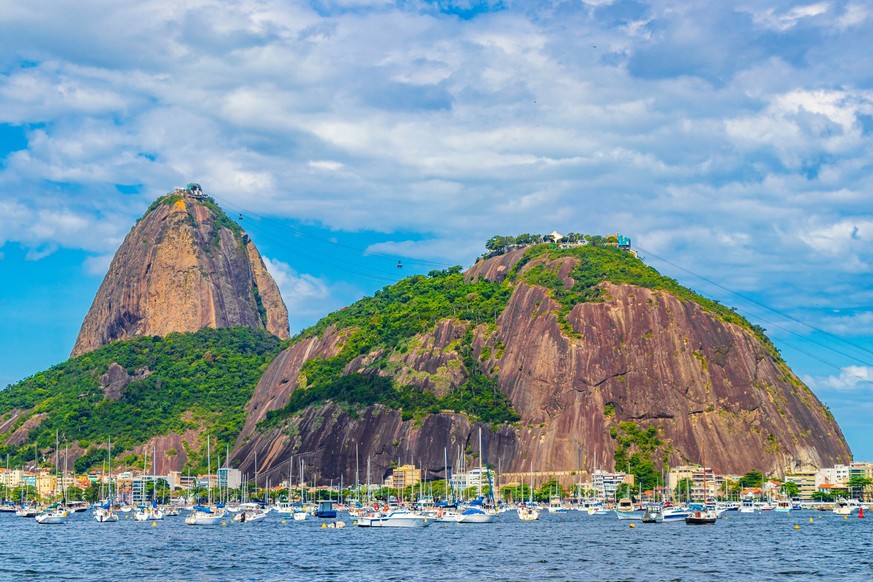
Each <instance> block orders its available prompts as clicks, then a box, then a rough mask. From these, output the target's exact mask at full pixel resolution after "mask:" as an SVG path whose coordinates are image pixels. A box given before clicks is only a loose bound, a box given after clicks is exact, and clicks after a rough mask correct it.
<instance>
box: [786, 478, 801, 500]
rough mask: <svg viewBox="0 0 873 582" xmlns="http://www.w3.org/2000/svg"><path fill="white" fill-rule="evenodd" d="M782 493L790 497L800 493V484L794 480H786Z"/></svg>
mask: <svg viewBox="0 0 873 582" xmlns="http://www.w3.org/2000/svg"><path fill="white" fill-rule="evenodd" d="M782 493H783V494H784V495H785V496H786V497H788V498H794V497H797V496H798V495H800V486H799V485H798V484H797V483H795V482H794V481H786V482H785V483H783V484H782Z"/></svg>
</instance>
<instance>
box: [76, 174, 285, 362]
mask: <svg viewBox="0 0 873 582" xmlns="http://www.w3.org/2000/svg"><path fill="white" fill-rule="evenodd" d="M232 326H246V327H253V328H259V329H266V330H267V331H269V332H270V333H272V334H275V335H277V336H278V337H280V338H283V339H284V338H287V337H289V335H290V334H289V328H288V311H287V309H286V307H285V303H284V302H283V301H282V297H281V296H280V294H279V288H278V286H277V285H276V282H275V281H274V280H273V278H272V277H271V276H270V274H269V273H268V272H267V269H266V266H265V265H264V262H263V260H262V258H261V255H260V253H258V250H257V249H256V248H255V245H254V244H253V243H252V242H251V240H250V239H249V237H248V235H247V234H246V233H245V231H243V230H242V228H240V226H239V225H238V224H237V223H236V222H234V221H233V220H231V219H230V218H229V217H228V216H227V215H226V214H225V213H224V212H223V211H222V210H221V209H220V208H219V207H218V205H217V204H216V203H215V202H214V201H213V200H212V199H211V198H209V197H208V196H205V195H204V194H203V193H202V191H201V190H200V188H199V186H197V185H196V184H195V185H191V186H189V188H187V189H184V190H183V189H176V191H175V192H172V193H169V194H167V195H165V196H162V197H160V198H158V199H157V200H156V201H155V202H154V203H153V204H152V205H151V207H150V208H149V209H148V211H147V212H146V213H145V215H144V216H143V217H142V218H141V219H140V220H139V221H138V222H137V223H136V225H135V226H134V227H133V229H131V231H130V233H129V234H128V235H127V237H125V239H124V242H123V243H122V244H121V247H120V248H119V249H118V251H117V252H116V253H115V256H114V257H113V259H112V264H111V265H110V267H109V271H108V273H107V274H106V277H105V278H104V279H103V283H102V284H101V285H100V289H99V290H98V291H97V296H96V297H95V298H94V303H93V304H92V305H91V309H90V310H89V311H88V314H87V315H86V317H85V321H84V322H83V323H82V328H81V330H80V331H79V336H78V338H77V339H76V344H75V346H74V348H73V352H72V355H73V356H74V357H75V356H78V355H81V354H83V353H85V352H88V351H91V350H93V349H95V348H98V347H100V346H102V345H104V344H107V343H109V342H113V341H116V340H121V339H127V338H131V337H136V336H141V335H160V336H163V335H166V334H168V333H172V332H193V331H197V330H200V329H203V328H206V327H213V328H218V327H232Z"/></svg>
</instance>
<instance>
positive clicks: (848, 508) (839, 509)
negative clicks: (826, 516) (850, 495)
mask: <svg viewBox="0 0 873 582" xmlns="http://www.w3.org/2000/svg"><path fill="white" fill-rule="evenodd" d="M860 508H861V503H860V502H859V501H858V500H857V499H844V498H842V497H840V498H839V499H838V500H837V502H836V503H835V504H834V509H833V512H834V513H836V514H837V515H852V513H853V512H855V511H858V510H859V509H860Z"/></svg>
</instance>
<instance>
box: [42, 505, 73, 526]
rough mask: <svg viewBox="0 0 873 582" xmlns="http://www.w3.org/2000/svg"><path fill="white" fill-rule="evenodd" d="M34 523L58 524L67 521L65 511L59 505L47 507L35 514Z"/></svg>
mask: <svg viewBox="0 0 873 582" xmlns="http://www.w3.org/2000/svg"><path fill="white" fill-rule="evenodd" d="M35 519H36V523H43V524H59V523H67V511H66V510H65V509H63V508H61V507H56V508H54V509H47V510H45V511H43V512H42V513H40V514H39V515H37V516H36V518H35Z"/></svg>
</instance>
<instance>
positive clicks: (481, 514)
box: [458, 428, 500, 523]
mask: <svg viewBox="0 0 873 582" xmlns="http://www.w3.org/2000/svg"><path fill="white" fill-rule="evenodd" d="M484 457H485V449H484V447H483V446H482V429H481V428H480V429H479V497H478V499H476V501H474V502H472V503H470V504H469V505H468V506H467V509H465V510H464V511H463V512H461V515H460V517H458V523H493V522H495V521H497V518H498V517H499V516H500V514H499V513H497V510H496V509H494V507H493V499H494V493H493V489H491V490H490V491H489V493H488V498H489V500H491V501H492V507H487V506H486V505H485V501H486V500H485V498H484V497H482V473H483V471H485V472H486V474H487V475H488V486H489V488H490V487H491V473H490V471H487V459H486V464H485V466H486V469H483V468H482V460H483V458H484Z"/></svg>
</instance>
